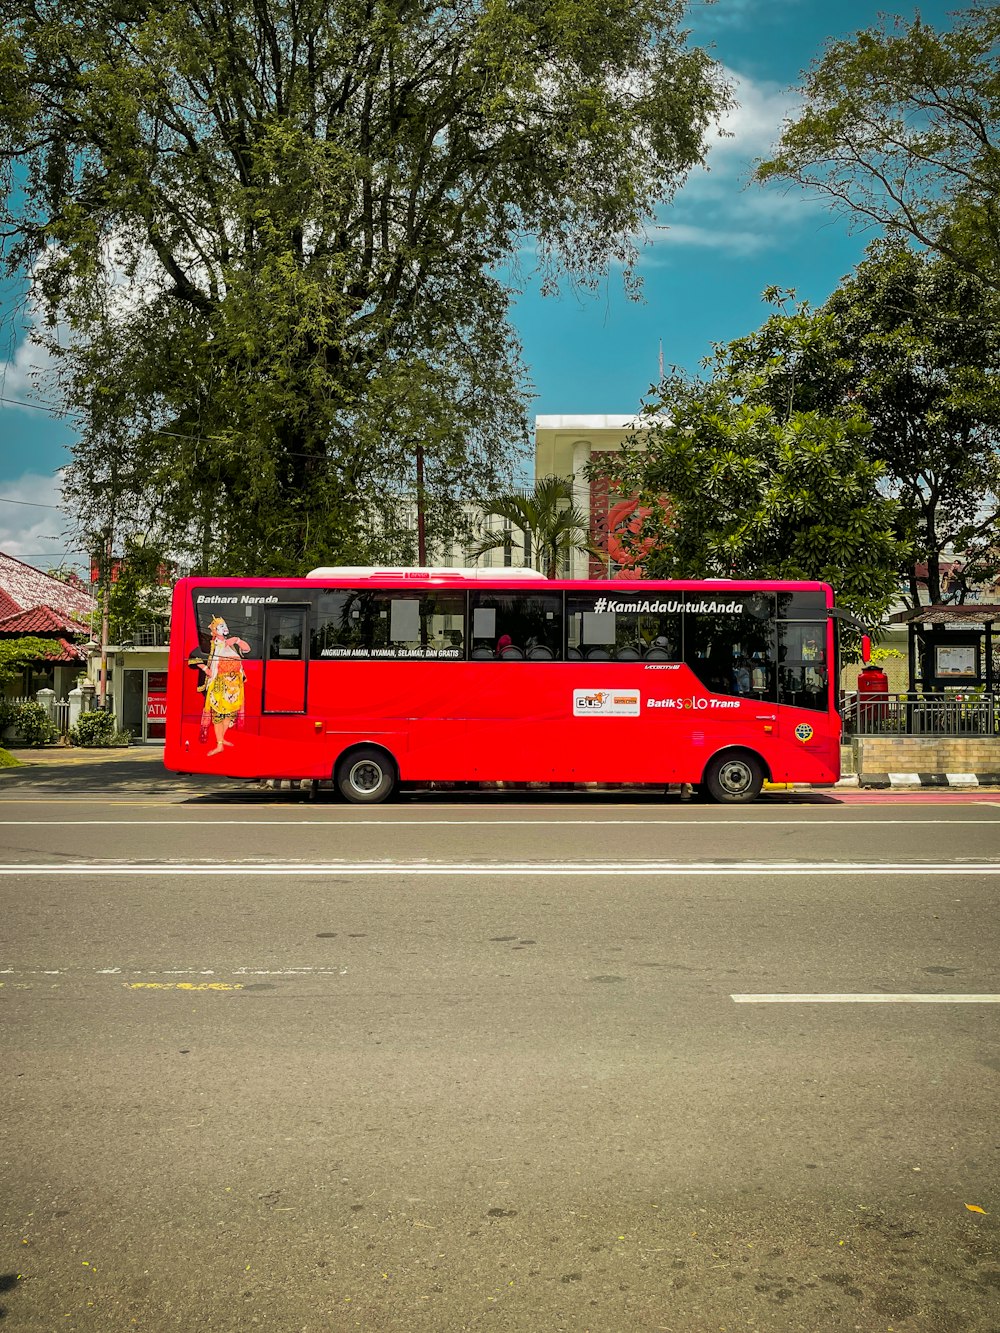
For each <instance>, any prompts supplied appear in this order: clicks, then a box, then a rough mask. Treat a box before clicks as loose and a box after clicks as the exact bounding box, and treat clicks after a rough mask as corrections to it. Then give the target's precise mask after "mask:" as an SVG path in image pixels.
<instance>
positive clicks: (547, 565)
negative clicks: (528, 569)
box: [470, 477, 595, 579]
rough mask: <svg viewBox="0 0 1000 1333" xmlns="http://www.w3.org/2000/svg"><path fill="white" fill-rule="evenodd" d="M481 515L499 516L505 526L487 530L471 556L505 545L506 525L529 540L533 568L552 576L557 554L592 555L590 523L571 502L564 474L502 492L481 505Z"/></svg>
mask: <svg viewBox="0 0 1000 1333" xmlns="http://www.w3.org/2000/svg"><path fill="white" fill-rule="evenodd" d="M483 516H484V518H500V519H503V521H504V523H505V524H509V528H505V529H504V530H503V531H500V532H487V533H486V534H485V535H484V536H483V537H481V538H480V540H479V541H478V542H476V543H475V544H474V545H473V546H472V547H471V548H470V554H471V555H485V554H486V552H487V551H495V550H497V549H499V548H500V547H503V546H506V545H507V544H508V543H509V542H510V539H511V534H510V528H516V529H517V530H518V531H519V532H520V533H522V535H523V536H525V537H527V538H529V539H530V542H531V552H532V557H533V562H534V568H536V569H540V570H542V571H543V572H544V574H545V577H546V578H549V579H554V578H555V577H556V574H557V570H558V564H559V559H560V557H563V558H564V559H565V558H566V557H568V556H569V554H570V552H572V551H585V552H586V553H587V554H588V555H592V554H595V550H594V547H593V546H592V545H591V542H590V523H589V520H588V517H587V515H586V514H584V513H583V511H582V510H580V509H578V508H577V507H576V506H575V505H574V503H573V483H572V482H571V481H570V480H569V478H567V477H542V478H541V480H539V481H536V482H535V485H534V487H533V488H532V489H531V490H527V489H524V490H513V491H504V492H503V493H502V494H500V495H498V496H496V497H495V498H494V499H493V500H490V501H489V502H488V503H487V504H485V505H484V506H483Z"/></svg>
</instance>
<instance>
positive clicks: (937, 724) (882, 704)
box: [841, 693, 1000, 736]
mask: <svg viewBox="0 0 1000 1333" xmlns="http://www.w3.org/2000/svg"><path fill="white" fill-rule="evenodd" d="M841 711H842V714H843V718H844V731H845V733H846V734H847V735H849V736H1000V694H996V693H993V694H917V693H911V694H898V695H889V696H888V697H887V698H886V697H884V696H882V697H878V698H874V699H872V698H864V697H859V696H858V695H857V694H856V693H846V694H845V695H844V696H843V699H842V710H841Z"/></svg>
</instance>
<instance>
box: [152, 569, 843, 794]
mask: <svg viewBox="0 0 1000 1333" xmlns="http://www.w3.org/2000/svg"><path fill="white" fill-rule="evenodd" d="M838 615H839V616H840V617H841V618H848V617H845V616H844V613H842V612H838V611H836V610H835V608H834V599H833V593H832V590H831V589H830V588H829V587H828V586H827V585H826V584H823V583H801V582H799V583H794V582H761V581H748V580H739V579H732V580H730V579H711V580H703V581H693V580H691V581H683V582H670V583H667V582H658V581H652V580H650V581H642V582H605V581H601V582H597V581H579V580H577V581H569V580H567V581H550V580H547V579H544V578H542V577H541V576H540V575H532V572H531V571H518V570H506V571H500V570H461V569H453V570H432V569H425V570H403V569H396V570H393V569H382V570H379V569H368V568H357V569H355V568H334V569H317V570H314V571H313V572H312V573H311V574H309V575H308V576H307V577H304V578H279V579H244V578H240V579H235V578H217V579H210V578H186V579H181V580H180V581H179V582H178V583H177V585H176V587H175V589H174V600H173V618H172V625H171V635H170V663H169V671H168V690H167V708H166V717H167V728H166V729H167V735H166V750H165V763H166V766H167V767H168V768H169V769H172V770H174V771H176V772H181V773H218V774H220V775H225V776H228V777H233V778H292V779H310V780H313V781H322V780H330V779H332V780H333V782H334V784H335V785H336V787H337V788H338V789H339V791H340V792H341V794H342V795H343V796H344V797H345V798H346V799H347V800H349V801H357V802H376V801H382V800H385V799H386V798H387V797H389V796H391V795H392V794H393V792H394V791H395V790H396V789H397V788H398V786H399V784H400V783H408V784H420V783H427V782H432V781H440V782H473V783H474V782H480V781H503V782H553V783H573V784H576V783H593V782H600V783H628V784H633V783H646V784H658V785H668V784H673V783H691V784H693V785H695V786H699V787H704V789H705V790H706V791H707V792H708V793H709V794H710V795H711V796H712V797H714V799H716V800H718V801H749V800H753V799H754V798H755V797H756V796H757V795H758V794H759V792H760V790H761V787H762V784H763V782H764V781H765V780H766V779H769V780H771V781H774V782H805V783H811V784H814V785H829V784H832V783H834V782H836V781H837V779H838V777H839V776H840V736H841V724H840V717H839V715H838V713H837V708H836V704H837V683H838V677H839V673H838V670H837V648H836V632H835V630H836V619H837V617H838Z"/></svg>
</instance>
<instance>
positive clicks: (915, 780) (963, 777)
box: [837, 773, 1000, 790]
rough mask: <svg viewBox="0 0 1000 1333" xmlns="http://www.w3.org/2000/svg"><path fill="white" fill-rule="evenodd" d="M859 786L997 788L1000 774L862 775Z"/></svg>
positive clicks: (881, 787) (882, 787) (880, 787)
mask: <svg viewBox="0 0 1000 1333" xmlns="http://www.w3.org/2000/svg"><path fill="white" fill-rule="evenodd" d="M837 785H838V786H839V785H840V783H838V784H837ZM858 785H859V786H861V787H874V788H876V789H883V790H884V789H885V788H898V787H911V788H912V787H996V786H1000V773H862V774H861V776H860V778H859V779H858Z"/></svg>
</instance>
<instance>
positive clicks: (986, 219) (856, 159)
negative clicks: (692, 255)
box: [757, 4, 1000, 288]
mask: <svg viewBox="0 0 1000 1333" xmlns="http://www.w3.org/2000/svg"><path fill="white" fill-rule="evenodd" d="M998 41H1000V11H998V10H997V7H996V6H995V5H988V4H983V5H982V6H977V7H974V8H971V9H968V10H966V11H965V12H964V13H961V14H959V15H957V16H956V21H955V24H954V26H953V28H952V29H951V30H949V31H945V32H941V33H938V32H935V31H934V30H933V29H932V28H930V27H928V26H927V25H926V24H924V23H923V22H921V20H920V19H919V17H918V18H916V19H914V21H913V22H912V23H909V24H908V23H905V22H904V21H903V20H901V19H897V20H896V21H895V23H894V26H893V27H892V28H887V27H883V28H879V29H870V30H868V31H866V32H860V33H858V34H857V35H856V36H855V37H854V38H853V39H851V40H846V41H840V42H834V43H831V44H830V45H829V46H828V47H827V49H826V51H825V52H824V54H823V56H822V57H821V58H820V59H819V60H818V61H817V62H816V63H815V64H814V65H813V67H812V69H811V70H810V71H809V72H808V73H807V74H806V75H805V83H804V86H803V89H802V93H803V96H804V102H805V105H804V108H803V110H802V112H801V113H800V114H799V116H798V118H797V119H796V120H795V121H793V122H792V123H791V124H789V125H787V126H786V127H785V129H784V131H783V133H782V136H781V141H780V143H779V144H778V147H777V149H776V150H775V152H774V154H773V156H772V157H771V159H770V160H769V161H766V162H762V163H760V164H759V166H758V168H757V179H758V181H760V182H762V183H763V182H767V181H769V180H773V179H776V178H777V179H784V180H791V181H795V182H796V183H798V184H800V185H804V186H806V187H807V188H809V189H811V190H814V191H819V192H820V193H821V194H823V195H825V196H826V198H827V199H828V200H829V201H830V202H831V204H832V205H833V206H834V207H835V208H838V209H840V210H842V211H846V212H850V213H853V214H855V215H856V216H857V217H859V218H860V219H870V220H874V221H875V222H878V223H880V224H882V225H884V226H887V227H892V228H895V229H897V230H898V231H900V232H902V233H904V234H908V235H910V236H912V237H914V238H915V239H916V240H918V241H920V242H921V243H922V244H924V245H927V246H930V247H931V248H933V249H935V250H937V251H938V252H939V253H940V254H942V255H944V256H946V257H948V258H950V259H951V260H952V261H953V262H955V263H957V264H959V265H961V266H962V267H964V268H965V269H966V270H967V271H969V272H972V273H976V274H978V275H979V276H980V277H981V278H982V279H983V280H984V281H986V282H988V283H989V284H990V285H991V286H992V287H994V288H997V287H1000V66H998V61H997V49H998V47H997V43H998Z"/></svg>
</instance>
